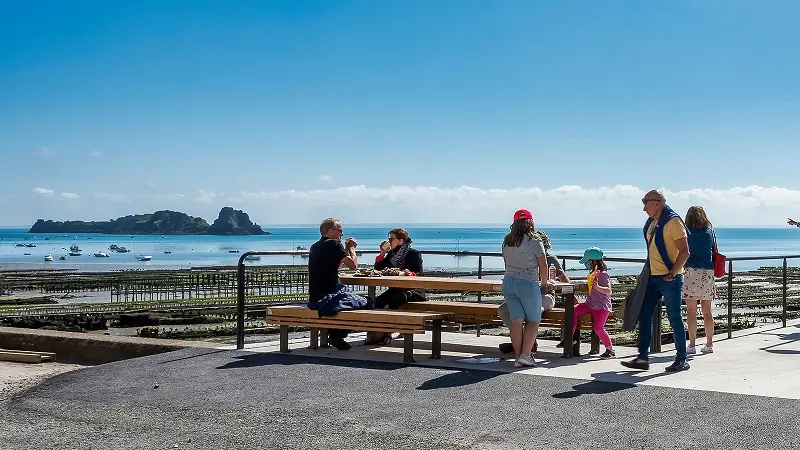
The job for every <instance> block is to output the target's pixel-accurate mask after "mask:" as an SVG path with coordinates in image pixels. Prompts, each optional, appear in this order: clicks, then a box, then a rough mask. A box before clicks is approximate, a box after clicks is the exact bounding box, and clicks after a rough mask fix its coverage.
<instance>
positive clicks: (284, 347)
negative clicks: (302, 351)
mask: <svg viewBox="0 0 800 450" xmlns="http://www.w3.org/2000/svg"><path fill="white" fill-rule="evenodd" d="M280 332H281V337H280V339H281V341H280V347H281V353H289V326H288V325H281V328H280Z"/></svg>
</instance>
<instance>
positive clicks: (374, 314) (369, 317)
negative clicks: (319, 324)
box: [267, 305, 453, 326]
mask: <svg viewBox="0 0 800 450" xmlns="http://www.w3.org/2000/svg"><path fill="white" fill-rule="evenodd" d="M267 316H268V317H267V320H270V318H271V317H285V318H306V319H320V317H319V314H318V313H317V311H314V310H311V309H308V308H306V307H305V306H299V305H288V306H274V307H270V308H267ZM452 317H453V314H452V313H447V312H414V311H400V310H388V309H379V310H374V309H362V310H356V311H341V312H338V313H336V315H335V316H333V317H331V318H330V319H333V320H347V321H351V322H359V323H386V324H408V325H420V326H422V325H425V324H426V323H427V322H430V321H432V320H447V319H450V318H452Z"/></svg>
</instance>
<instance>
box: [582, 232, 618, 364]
mask: <svg viewBox="0 0 800 450" xmlns="http://www.w3.org/2000/svg"><path fill="white" fill-rule="evenodd" d="M580 262H581V264H583V265H584V266H585V267H586V268H587V269H589V270H591V273H590V274H589V275H588V276H587V277H586V279H587V281H588V282H589V294H588V295H587V296H586V301H585V302H583V303H579V304H578V305H577V306H575V313H574V318H575V320H574V321H573V322H572V324H573V325H572V333H573V334H574V333H575V330H576V328H577V327H578V317H580V316H581V315H582V314H586V313H590V314H591V315H592V324H593V326H594V332H595V333H597V336H599V337H600V342H602V343H603V345H604V346H605V347H606V351H605V353H603V354H602V355H600V357H601V358H603V359H608V358H613V357H615V356H616V353H614V348H613V347H612V345H611V338H610V337H609V336H608V333H607V332H606V321H607V320H608V316H609V314H611V277H609V275H608V272H607V268H606V263H605V262H604V261H603V251H602V250H600V249H599V248H597V247H592V248H588V249H586V251H584V252H583V258H582V259H581V261H580Z"/></svg>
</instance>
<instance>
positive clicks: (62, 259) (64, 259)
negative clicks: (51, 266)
mask: <svg viewBox="0 0 800 450" xmlns="http://www.w3.org/2000/svg"><path fill="white" fill-rule="evenodd" d="M58 260H59V261H66V260H67V257H66V256H59V257H58Z"/></svg>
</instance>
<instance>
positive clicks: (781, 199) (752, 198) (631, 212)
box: [229, 185, 800, 226]
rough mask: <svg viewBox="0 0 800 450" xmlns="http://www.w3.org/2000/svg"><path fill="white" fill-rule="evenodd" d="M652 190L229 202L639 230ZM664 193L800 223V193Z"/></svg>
mask: <svg viewBox="0 0 800 450" xmlns="http://www.w3.org/2000/svg"><path fill="white" fill-rule="evenodd" d="M646 190H647V189H643V188H639V187H636V186H631V185H617V186H604V187H599V188H583V187H580V186H561V187H557V188H554V189H547V190H545V189H540V188H537V187H533V188H522V187H520V188H514V189H481V188H475V187H471V186H460V187H455V188H442V187H436V186H389V187H382V188H370V187H367V186H363V185H360V186H347V187H339V188H335V189H315V190H307V191H297V190H285V191H261V192H240V193H239V195H238V196H236V197H235V198H233V199H229V200H230V201H235V202H237V203H238V204H239V205H241V207H243V208H245V210H246V211H248V212H249V213H250V215H251V216H253V217H254V218H256V219H257V220H259V221H260V222H263V223H315V222H316V221H318V220H320V218H323V217H327V216H330V215H333V216H338V217H340V218H341V219H342V220H345V221H347V222H351V223H375V222H380V223H386V222H391V223H399V224H402V223H509V222H511V216H512V214H513V212H514V211H515V210H516V209H518V208H529V209H531V210H532V211H533V213H534V216H535V218H536V221H537V222H538V223H540V224H545V225H551V226H552V225H575V226H580V225H585V226H593V225H596V226H637V225H639V224H640V223H642V222H643V220H644V212H643V211H642V204H641V198H642V196H643V195H644V193H645V192H646ZM662 191H663V192H664V194H665V195H666V197H667V202H668V203H669V204H670V205H671V206H672V207H673V208H674V209H675V210H676V211H677V212H678V213H679V214H681V215H684V214H685V212H686V209H687V208H688V207H689V206H691V205H696V204H697V205H702V206H703V207H704V208H705V209H706V211H707V213H708V214H709V218H710V219H711V221H712V222H714V223H715V224H717V225H719V226H736V225H748V226H749V225H758V226H781V225H783V224H784V223H785V221H786V217H791V216H792V214H794V215H796V216H800V206H797V205H800V191H797V190H790V189H786V188H780V187H762V186H747V187H733V188H729V189H724V190H715V189H691V190H685V191H670V190H668V189H662Z"/></svg>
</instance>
